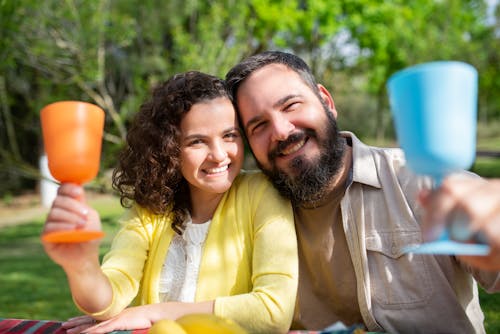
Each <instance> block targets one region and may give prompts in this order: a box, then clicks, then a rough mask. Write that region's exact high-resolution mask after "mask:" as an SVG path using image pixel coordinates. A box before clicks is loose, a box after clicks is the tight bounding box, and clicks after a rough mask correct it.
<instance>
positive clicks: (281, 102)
mask: <svg viewBox="0 0 500 334" xmlns="http://www.w3.org/2000/svg"><path fill="white" fill-rule="evenodd" d="M296 97H300V95H299V94H289V95H287V96H285V97H282V98H281V99H279V100H278V101H276V103H274V104H273V108H279V107H280V106H282V105H283V104H285V103H286V102H287V101H288V100H291V99H293V98H296Z"/></svg>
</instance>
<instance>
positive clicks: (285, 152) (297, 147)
mask: <svg viewBox="0 0 500 334" xmlns="http://www.w3.org/2000/svg"><path fill="white" fill-rule="evenodd" d="M305 142H306V141H305V139H302V140H301V141H299V142H298V143H297V144H295V145H292V146H289V147H287V148H286V149H284V150H282V151H281V155H289V154H292V153H295V152H297V151H298V150H300V148H301V147H302V146H304V143H305Z"/></svg>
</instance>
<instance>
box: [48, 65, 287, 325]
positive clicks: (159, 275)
mask: <svg viewBox="0 0 500 334" xmlns="http://www.w3.org/2000/svg"><path fill="white" fill-rule="evenodd" d="M243 153H244V147H243V139H242V136H241V134H240V130H239V128H238V121H237V117H236V113H235V110H234V107H233V105H232V103H231V100H230V98H229V95H228V93H227V91H226V88H225V85H224V82H223V81H221V80H220V79H218V78H216V77H213V76H210V75H207V74H203V73H199V72H187V73H184V74H178V75H175V76H174V77H172V78H171V79H170V80H168V81H166V82H165V83H163V84H162V85H160V86H158V87H157V88H156V89H155V90H154V91H153V94H152V98H151V100H150V101H148V102H147V103H145V104H144V105H143V106H142V107H141V109H140V111H139V113H138V114H137V115H136V118H135V119H134V122H133V124H132V126H131V128H130V130H129V133H128V135H127V146H126V147H125V149H124V150H123V152H122V154H121V156H120V159H119V166H118V168H117V169H116V170H115V172H114V174H113V184H114V186H115V188H116V189H117V190H118V191H119V193H120V195H121V201H122V204H123V205H125V206H126V207H129V208H130V210H129V211H128V213H127V215H126V216H125V218H124V221H123V227H122V229H121V230H120V232H119V233H118V234H117V235H116V236H115V239H114V241H113V244H112V247H111V250H110V251H109V253H108V254H107V255H106V256H105V258H104V259H103V264H102V266H100V265H99V260H98V247H99V245H98V244H97V243H96V242H87V243H79V244H50V243H44V247H45V250H46V252H47V253H48V254H49V256H50V257H51V258H52V259H53V260H54V261H55V262H56V263H58V264H59V265H61V267H62V268H63V269H64V271H65V272H66V274H67V277H68V282H69V285H70V288H71V293H72V296H73V299H74V301H75V303H76V304H77V306H78V307H79V308H80V309H81V310H82V311H83V312H85V313H87V314H88V315H90V316H91V317H92V318H93V319H98V320H103V322H101V323H99V324H97V325H94V326H92V327H90V328H88V327H89V326H90V325H92V324H91V323H90V322H89V319H91V318H90V317H78V318H75V319H70V320H69V321H68V322H66V323H65V324H64V326H65V327H67V328H69V330H68V333H70V334H71V333H78V332H80V331H82V330H84V329H85V330H86V331H89V332H92V333H106V332H109V331H112V330H130V329H136V328H148V327H150V326H151V325H152V324H153V323H154V322H156V321H158V320H160V319H165V318H170V319H176V318H178V317H180V316H183V315H185V314H189V313H214V314H215V315H218V316H221V317H224V318H228V319H232V320H234V321H236V322H237V323H239V324H240V325H241V326H243V327H244V328H245V329H247V330H248V331H250V332H256V333H257V332H260V333H280V332H286V331H287V330H288V328H289V325H290V323H291V319H292V314H293V308H294V303H295V292H296V288H297V248H296V247H297V246H296V240H295V230H294V226H293V214H292V211H291V206H290V205H289V203H288V202H287V201H285V200H283V199H282V198H281V197H280V196H279V195H278V194H277V192H276V191H275V190H274V188H273V187H272V185H271V184H270V183H268V181H267V179H266V178H265V177H264V176H262V175H261V174H260V173H253V174H249V173H242V174H239V172H240V168H241V166H242V163H243V157H244V156H243ZM82 195H83V189H82V188H81V187H79V186H76V185H73V184H63V185H62V186H61V187H60V190H59V193H58V196H57V198H56V200H55V201H54V204H53V207H52V209H51V211H50V212H49V215H48V217H47V221H46V223H45V228H44V231H43V233H49V232H52V231H56V230H64V229H75V228H83V229H89V230H96V229H97V230H99V229H101V223H100V220H99V217H98V214H97V213H96V212H95V211H94V210H92V209H91V208H89V207H88V206H87V205H85V204H84V203H83V202H82V201H81V197H82ZM132 302H133V305H137V306H134V307H130V308H127V307H128V306H129V304H130V303H132Z"/></svg>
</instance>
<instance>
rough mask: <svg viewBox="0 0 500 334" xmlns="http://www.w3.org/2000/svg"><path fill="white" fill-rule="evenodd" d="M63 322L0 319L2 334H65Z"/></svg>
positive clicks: (137, 333) (135, 333) (136, 333)
mask: <svg viewBox="0 0 500 334" xmlns="http://www.w3.org/2000/svg"><path fill="white" fill-rule="evenodd" d="M147 332H148V330H147V329H139V330H134V331H115V332H113V333H117V334H118V333H120V334H146V333H147ZM65 333H66V330H65V329H63V328H61V322H59V321H49V320H25V319H2V318H0V334H65Z"/></svg>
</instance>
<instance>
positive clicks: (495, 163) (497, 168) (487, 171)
mask: <svg viewBox="0 0 500 334" xmlns="http://www.w3.org/2000/svg"><path fill="white" fill-rule="evenodd" d="M471 170H472V171H473V172H474V173H476V174H478V175H481V176H483V177H487V178H491V177H500V158H489V157H478V158H477V159H476V161H475V162H474V165H473V166H472V169H471Z"/></svg>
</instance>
